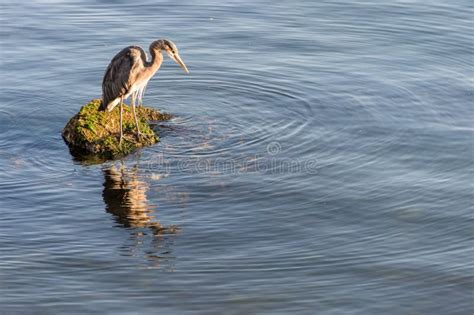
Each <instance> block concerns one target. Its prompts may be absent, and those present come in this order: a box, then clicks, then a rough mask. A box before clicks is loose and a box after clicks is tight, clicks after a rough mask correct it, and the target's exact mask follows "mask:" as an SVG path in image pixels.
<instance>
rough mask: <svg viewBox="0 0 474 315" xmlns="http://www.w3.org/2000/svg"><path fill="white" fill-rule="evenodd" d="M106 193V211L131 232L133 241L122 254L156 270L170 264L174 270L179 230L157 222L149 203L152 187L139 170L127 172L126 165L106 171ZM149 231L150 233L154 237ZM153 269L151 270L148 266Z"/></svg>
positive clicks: (122, 250)
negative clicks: (145, 262) (143, 260)
mask: <svg viewBox="0 0 474 315" xmlns="http://www.w3.org/2000/svg"><path fill="white" fill-rule="evenodd" d="M103 173H104V190H103V192H102V196H103V199H104V202H105V205H106V211H107V212H109V213H111V214H113V215H114V218H115V220H116V222H117V223H119V224H120V226H123V227H126V228H132V229H133V231H132V233H131V234H130V238H129V239H128V240H127V241H126V243H125V244H123V246H122V247H121V250H120V252H121V254H123V255H126V256H141V257H144V258H146V259H147V261H148V262H149V263H151V264H152V265H153V266H154V267H156V268H163V266H162V264H163V262H167V265H168V267H169V268H167V269H170V270H173V269H174V267H173V265H174V263H173V262H172V261H173V260H174V259H173V258H174V257H173V256H172V254H171V252H172V250H171V246H172V245H173V243H174V234H176V233H177V232H178V227H177V226H174V225H170V226H163V225H161V224H160V222H159V221H158V220H156V218H155V216H154V215H153V214H154V213H155V210H154V208H156V206H153V205H151V204H150V203H149V201H148V199H147V192H148V190H149V185H148V184H147V183H146V182H144V181H142V180H140V178H139V176H138V167H137V166H135V167H133V168H131V169H127V168H126V167H125V166H124V165H120V167H117V166H115V165H112V166H111V167H108V168H106V169H104V170H103ZM148 231H151V232H152V233H151V235H152V237H151V238H150V237H148V236H147V235H150V233H148ZM148 267H150V266H148Z"/></svg>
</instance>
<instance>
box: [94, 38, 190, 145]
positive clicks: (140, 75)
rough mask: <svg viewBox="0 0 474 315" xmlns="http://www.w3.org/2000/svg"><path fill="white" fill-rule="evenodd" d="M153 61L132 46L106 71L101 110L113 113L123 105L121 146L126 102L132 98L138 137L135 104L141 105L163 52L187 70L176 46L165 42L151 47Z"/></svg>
mask: <svg viewBox="0 0 474 315" xmlns="http://www.w3.org/2000/svg"><path fill="white" fill-rule="evenodd" d="M149 50H150V54H151V61H147V56H146V53H145V51H144V50H143V49H142V48H141V47H139V46H129V47H126V48H124V49H122V51H120V52H119V53H118V54H117V55H115V57H114V58H113V59H112V61H111V62H110V64H109V65H108V67H107V70H106V71H105V74H104V79H103V81H102V104H101V106H100V108H99V109H100V110H102V111H108V112H110V111H111V110H112V109H114V107H115V106H117V105H118V104H120V143H122V137H123V131H122V115H123V108H122V107H123V106H122V105H123V100H125V99H127V98H128V97H129V96H131V101H130V104H131V107H132V111H133V117H134V119H135V124H136V126H137V136H140V135H141V133H140V128H139V126H138V119H137V114H136V112H135V100H136V99H137V98H138V100H139V102H140V103H141V99H142V97H143V91H144V90H145V87H146V85H147V84H148V81H149V80H150V79H151V77H152V76H153V75H154V74H155V73H156V71H158V69H159V68H160V66H161V63H162V62H163V55H162V54H161V51H162V50H165V51H166V53H167V54H168V56H169V57H170V58H171V59H173V60H174V61H175V62H176V63H177V64H178V65H180V66H181V67H182V68H183V69H184V71H185V72H186V73H189V71H188V68H187V67H186V65H185V64H184V62H183V60H181V57H180V56H179V54H178V48H177V47H176V45H175V44H174V43H173V42H172V41H170V40H166V39H159V40H156V41H154V42H152V43H151V44H150V48H149Z"/></svg>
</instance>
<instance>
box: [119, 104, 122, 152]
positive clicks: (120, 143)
mask: <svg viewBox="0 0 474 315" xmlns="http://www.w3.org/2000/svg"><path fill="white" fill-rule="evenodd" d="M122 116H123V97H121V98H120V142H119V145H122V138H123V130H122V120H123V117H122Z"/></svg>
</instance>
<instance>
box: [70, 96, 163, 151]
mask: <svg viewBox="0 0 474 315" xmlns="http://www.w3.org/2000/svg"><path fill="white" fill-rule="evenodd" d="M100 102H101V100H100V99H93V100H91V101H90V102H89V103H88V104H86V105H84V106H83V107H82V108H81V109H80V110H79V112H78V113H77V114H76V115H75V116H74V117H72V118H71V119H70V120H69V122H68V123H67V124H66V126H65V127H64V129H63V131H62V136H63V138H64V141H66V143H67V144H68V145H69V146H70V148H71V150H72V151H73V152H80V153H81V154H92V155H98V156H101V157H103V158H109V159H113V158H117V157H120V156H124V155H127V154H129V153H131V152H133V151H134V150H136V149H138V148H141V147H145V146H150V145H153V144H155V143H157V142H158V141H159V138H158V136H157V135H156V134H155V132H154V131H153V129H152V128H151V126H150V124H149V123H148V122H149V121H160V120H169V119H170V118H171V115H169V114H166V113H161V112H159V111H157V110H155V109H153V108H149V107H144V106H139V107H137V108H136V112H137V117H138V121H139V125H140V131H141V133H142V136H141V137H137V135H136V126H135V120H134V118H133V113H132V111H131V109H130V107H129V106H127V105H125V104H124V106H123V140H122V144H121V145H120V144H119V140H120V108H119V107H120V106H116V107H115V108H114V109H113V110H112V111H111V112H104V111H99V106H100Z"/></svg>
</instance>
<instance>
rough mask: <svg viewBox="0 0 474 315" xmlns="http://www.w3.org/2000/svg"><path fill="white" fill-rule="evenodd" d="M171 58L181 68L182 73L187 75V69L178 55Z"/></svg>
mask: <svg viewBox="0 0 474 315" xmlns="http://www.w3.org/2000/svg"><path fill="white" fill-rule="evenodd" d="M171 58H172V59H173V60H174V61H175V62H176V63H177V64H178V65H179V66H180V67H181V68H183V70H184V72H186V73H189V70H188V67H186V65H185V64H184V62H183V60H182V59H181V57H180V56H179V55H178V54H175V55H171Z"/></svg>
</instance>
